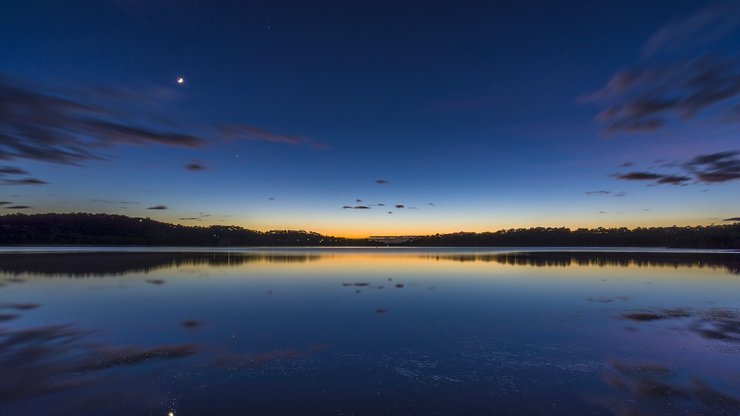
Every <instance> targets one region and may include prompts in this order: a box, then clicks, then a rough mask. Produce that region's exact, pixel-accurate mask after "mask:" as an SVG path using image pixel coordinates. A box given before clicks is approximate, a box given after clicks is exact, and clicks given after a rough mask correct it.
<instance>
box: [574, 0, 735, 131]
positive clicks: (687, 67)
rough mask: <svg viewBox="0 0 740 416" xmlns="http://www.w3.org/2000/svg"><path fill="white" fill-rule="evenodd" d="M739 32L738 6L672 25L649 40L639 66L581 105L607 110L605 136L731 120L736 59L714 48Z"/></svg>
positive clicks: (701, 12) (720, 6)
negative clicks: (711, 117)
mask: <svg viewBox="0 0 740 416" xmlns="http://www.w3.org/2000/svg"><path fill="white" fill-rule="evenodd" d="M739 28H740V1H731V2H726V3H717V4H713V5H710V6H707V7H705V8H703V9H701V10H699V11H698V12H696V13H695V14H694V15H691V16H688V17H686V18H684V19H679V20H676V21H673V22H671V23H670V24H668V25H666V26H664V27H663V28H661V29H660V30H658V31H657V32H656V33H655V34H654V35H653V36H652V37H650V38H649V39H648V40H647V42H646V43H645V46H644V47H643V56H642V59H641V60H639V61H638V62H637V63H635V64H634V65H633V66H632V67H629V68H627V69H623V70H620V71H618V72H617V73H616V74H614V75H613V76H612V77H611V79H610V80H609V81H608V82H607V83H606V85H605V86H604V87H603V88H601V89H600V90H598V91H596V92H593V93H591V94H587V95H585V96H583V97H581V99H580V100H581V101H582V102H591V103H598V104H601V105H604V106H605V108H604V109H603V111H601V112H600V113H599V114H598V116H597V120H598V121H600V122H602V123H604V124H605V125H606V127H605V133H606V134H607V135H611V134H615V133H637V132H642V133H646V132H652V131H655V130H658V129H660V128H662V127H664V126H666V125H668V124H669V123H671V122H674V121H688V120H691V119H695V118H697V117H700V116H703V115H707V113H712V114H724V116H723V117H719V118H718V119H717V120H720V121H722V122H724V121H729V120H732V119H733V118H734V117H733V114H734V110H733V109H734V108H740V107H737V105H738V103H739V102H740V59H738V57H736V56H728V55H727V54H726V53H725V52H724V50H723V48H721V47H719V46H718V45H719V43H720V41H721V40H722V39H723V38H724V37H726V36H727V35H729V34H730V33H732V32H735V31H737V30H738V29H739ZM712 45H715V46H717V47H714V48H712V47H711V46H712Z"/></svg>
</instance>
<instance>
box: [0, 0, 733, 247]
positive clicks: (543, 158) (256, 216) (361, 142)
mask: <svg viewBox="0 0 740 416" xmlns="http://www.w3.org/2000/svg"><path fill="white" fill-rule="evenodd" d="M738 46H740V3H738V2H716V3H707V2H696V1H618V2H593V1H583V2H568V1H563V2H535V1H518V2H511V3H504V2H449V3H447V4H445V3H444V2H437V3H434V4H432V2H418V3H411V2H386V3H383V2H347V1H344V2H332V3H329V2H325V3H323V4H320V3H318V2H247V1H231V2H228V1H216V2H210V1H167V0H159V1H151V0H150V1H147V0H119V1H93V0H90V1H72V0H70V1H64V2H60V1H30V0H29V1H8V2H5V3H4V4H3V7H2V13H0V100H1V101H0V158H1V159H2V160H0V168H1V169H0V182H2V185H3V186H2V187H0V200H1V201H2V202H7V203H6V204H4V205H3V207H5V209H3V211H7V212H8V213H11V212H16V211H17V212H27V213H32V212H76V211H86V212H108V213H122V214H127V215H136V216H149V217H152V218H155V219H160V220H165V221H173V222H178V223H183V224H198V225H204V224H235V225H242V226H246V227H249V228H256V229H263V230H264V229H276V228H277V229H283V228H298V229H308V230H313V231H319V232H324V233H331V234H336V235H346V236H365V235H370V234H419V233H434V232H452V231H462V230H465V231H481V230H496V229H501V228H510V227H529V226H540V225H541V226H568V227H581V226H589V227H591V226H602V225H603V226H615V225H619V226H629V227H634V226H643V225H672V224H677V225H683V224H697V225H698V224H709V223H720V222H721V221H722V219H724V218H728V217H733V216H737V214H739V213H740V212H738V203H740V192H738V191H740V186H739V185H740V181H738V180H737V179H740V158H739V155H740V154H739V153H738V152H737V150H738V149H740V143H739V142H740V140H739V139H738V131H739V130H740V124H738V121H740V105H738V102H740V60H739V57H738V52H737V51H738V50H740V48H738ZM178 77H183V78H184V82H183V83H182V84H178V82H177V79H178ZM380 204H382V205H380ZM396 205H399V206H400V205H403V208H397V207H396ZM23 206H28V207H29V208H11V207H23ZM165 207H166V208H167V209H164V208H165ZM357 207H367V208H368V209H356V208H357ZM150 208H161V209H150Z"/></svg>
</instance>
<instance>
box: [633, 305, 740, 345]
mask: <svg viewBox="0 0 740 416" xmlns="http://www.w3.org/2000/svg"><path fill="white" fill-rule="evenodd" d="M621 318H623V319H628V320H631V321H637V322H651V321H664V320H677V319H683V320H684V321H686V322H687V326H686V329H688V330H689V331H691V332H693V333H695V334H697V335H699V336H701V337H703V338H706V339H710V340H719V341H726V342H740V313H738V312H737V311H735V310H730V309H709V310H694V309H687V308H678V309H660V310H648V311H633V312H626V313H623V314H622V315H621Z"/></svg>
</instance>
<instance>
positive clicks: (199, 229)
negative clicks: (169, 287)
mask: <svg viewBox="0 0 740 416" xmlns="http://www.w3.org/2000/svg"><path fill="white" fill-rule="evenodd" d="M0 245H114V246H118V245H122V246H126V245H128V246H134V245H144V246H147V245H151V246H214V247H218V246H220V247H228V246H275V247H280V246H283V247H285V246H299V247H300V246H303V247H306V246H326V247H333V246H386V245H388V244H386V243H381V242H378V241H373V240H370V239H356V238H342V237H332V236H325V235H321V234H319V233H315V232H308V231H292V230H275V231H255V230H249V229H246V228H242V227H237V226H222V225H211V226H185V225H178V224H169V223H164V222H160V221H155V220H152V219H150V218H134V217H127V216H124V215H111V214H86V213H73V214H33V215H26V214H10V215H4V216H0ZM398 246H414V247H670V248H718V249H738V248H740V222H736V223H734V224H726V225H710V226H697V227H649V228H643V227H639V228H635V229H628V228H625V227H622V228H594V229H586V228H579V229H576V230H571V229H569V228H565V227H562V228H549V227H548V228H545V227H535V228H519V229H509V230H501V231H496V232H482V233H471V232H460V233H452V234H436V235H427V236H418V237H414V238H413V239H411V240H410V241H407V242H405V243H402V244H398Z"/></svg>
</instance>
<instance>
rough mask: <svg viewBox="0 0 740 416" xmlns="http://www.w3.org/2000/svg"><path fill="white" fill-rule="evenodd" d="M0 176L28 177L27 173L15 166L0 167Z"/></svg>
mask: <svg viewBox="0 0 740 416" xmlns="http://www.w3.org/2000/svg"><path fill="white" fill-rule="evenodd" d="M0 175H28V172H26V171H25V170H23V169H21V168H17V167H15V166H0Z"/></svg>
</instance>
